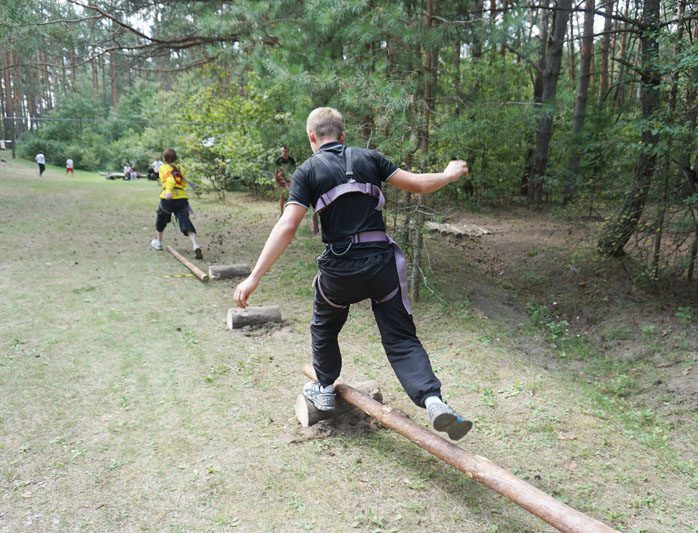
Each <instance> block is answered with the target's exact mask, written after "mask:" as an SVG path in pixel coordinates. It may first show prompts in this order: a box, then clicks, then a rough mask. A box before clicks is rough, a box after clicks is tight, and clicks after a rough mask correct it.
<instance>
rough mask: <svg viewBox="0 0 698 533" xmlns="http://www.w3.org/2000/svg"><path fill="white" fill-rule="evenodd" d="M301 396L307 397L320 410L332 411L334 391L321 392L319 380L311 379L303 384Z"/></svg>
mask: <svg viewBox="0 0 698 533" xmlns="http://www.w3.org/2000/svg"><path fill="white" fill-rule="evenodd" d="M303 396H305V397H306V398H308V400H310V401H311V402H312V404H313V405H314V406H315V407H316V408H317V409H319V410H320V411H334V408H335V394H334V392H323V391H322V390H321V387H320V382H319V381H311V382H309V383H306V384H305V385H303Z"/></svg>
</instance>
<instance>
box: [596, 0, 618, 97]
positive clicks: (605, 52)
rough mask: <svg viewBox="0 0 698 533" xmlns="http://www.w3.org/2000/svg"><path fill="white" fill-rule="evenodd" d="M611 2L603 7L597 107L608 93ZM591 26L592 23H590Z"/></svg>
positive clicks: (608, 1)
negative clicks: (603, 17)
mask: <svg viewBox="0 0 698 533" xmlns="http://www.w3.org/2000/svg"><path fill="white" fill-rule="evenodd" d="M613 2H614V0H607V1H606V4H605V8H604V12H605V13H606V18H605V19H604V22H603V37H602V38H601V68H600V72H599V107H603V106H604V102H605V101H606V96H607V95H608V87H609V85H610V82H609V74H608V68H609V57H610V48H611V28H612V25H613V19H612V18H611V15H612V14H613ZM592 28H593V24H592Z"/></svg>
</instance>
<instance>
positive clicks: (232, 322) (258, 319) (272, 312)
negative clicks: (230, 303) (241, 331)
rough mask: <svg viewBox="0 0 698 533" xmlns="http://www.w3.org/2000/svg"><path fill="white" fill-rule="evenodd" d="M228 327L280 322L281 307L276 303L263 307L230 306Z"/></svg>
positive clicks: (236, 327) (235, 327)
mask: <svg viewBox="0 0 698 533" xmlns="http://www.w3.org/2000/svg"><path fill="white" fill-rule="evenodd" d="M227 322H228V329H238V328H243V327H245V326H263V325H264V324H267V323H269V322H272V323H280V322H282V319H281V309H280V308H279V306H278V305H269V306H265V307H248V308H247V309H238V308H236V307H231V308H230V309H228V320H227Z"/></svg>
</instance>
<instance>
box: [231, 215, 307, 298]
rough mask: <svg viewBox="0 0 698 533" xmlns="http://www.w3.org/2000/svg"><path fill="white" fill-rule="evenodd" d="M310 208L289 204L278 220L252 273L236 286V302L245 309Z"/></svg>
mask: <svg viewBox="0 0 698 533" xmlns="http://www.w3.org/2000/svg"><path fill="white" fill-rule="evenodd" d="M307 210H308V209H307V208H305V207H303V206H302V205H298V204H287V205H286V207H285V208H284V212H283V214H282V215H281V218H279V220H278V221H277V223H276V224H275V225H274V227H273V228H272V230H271V233H269V237H267V242H266V243H265V244H264V248H263V249H262V253H261V254H259V258H258V259H257V263H256V264H255V266H254V268H253V269H252V273H251V274H250V275H249V276H248V277H247V279H245V280H244V281H242V282H241V283H240V284H239V285H238V286H237V287H236V288H235V295H234V299H235V304H236V305H237V306H238V307H242V308H243V309H244V308H245V307H247V305H248V304H247V300H248V298H249V297H250V296H251V295H252V293H253V292H254V291H255V289H256V288H257V285H259V282H260V281H261V279H262V277H263V276H264V274H266V273H267V271H268V270H269V269H270V268H271V267H272V265H273V264H274V263H276V260H277V259H278V258H279V257H281V254H282V253H284V250H286V248H287V247H288V245H289V244H290V243H291V241H292V240H293V236H294V235H295V234H296V230H297V229H298V226H299V225H300V223H301V221H302V220H303V217H304V216H305V212H306V211H307Z"/></svg>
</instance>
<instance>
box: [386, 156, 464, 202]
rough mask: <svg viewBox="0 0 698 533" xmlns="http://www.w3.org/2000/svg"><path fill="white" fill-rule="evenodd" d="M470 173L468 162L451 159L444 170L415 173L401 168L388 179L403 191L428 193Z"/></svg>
mask: <svg viewBox="0 0 698 533" xmlns="http://www.w3.org/2000/svg"><path fill="white" fill-rule="evenodd" d="M467 175H468V163H466V162H465V161H451V162H450V163H449V164H448V165H447V166H446V168H445V169H444V171H443V172H434V173H425V174H415V173H414V172H408V171H406V170H402V169H399V170H398V171H397V172H395V173H394V174H393V175H392V176H390V178H389V179H388V183H390V184H391V185H393V186H395V187H397V188H398V189H402V190H403V191H410V192H415V193H418V194H427V193H430V192H434V191H438V190H439V189H440V188H441V187H443V186H444V185H448V184H449V183H452V182H454V181H458V179H459V178H460V177H461V176H467Z"/></svg>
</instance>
